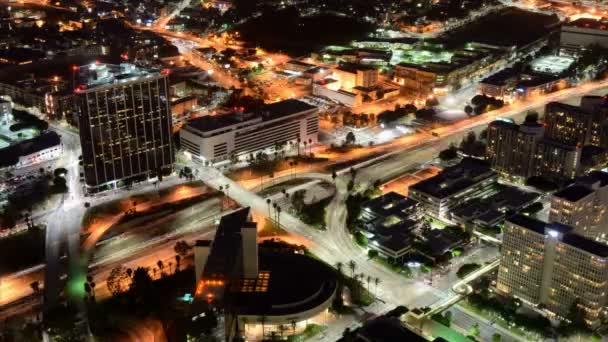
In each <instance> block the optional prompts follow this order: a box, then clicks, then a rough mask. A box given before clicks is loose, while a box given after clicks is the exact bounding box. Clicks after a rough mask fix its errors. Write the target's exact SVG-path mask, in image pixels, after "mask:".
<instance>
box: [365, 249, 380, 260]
mask: <svg viewBox="0 0 608 342" xmlns="http://www.w3.org/2000/svg"><path fill="white" fill-rule="evenodd" d="M377 256H378V251H377V250H375V249H370V250H369V251H368V252H367V257H368V258H370V259H373V258H375V257H377Z"/></svg>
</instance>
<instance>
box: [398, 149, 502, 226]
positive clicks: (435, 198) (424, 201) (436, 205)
mask: <svg viewBox="0 0 608 342" xmlns="http://www.w3.org/2000/svg"><path fill="white" fill-rule="evenodd" d="M497 180H498V175H497V173H496V172H494V171H493V170H492V169H491V168H490V165H489V164H488V163H487V162H485V161H482V160H479V159H474V158H464V159H463V160H462V161H461V162H460V163H459V164H457V165H454V166H451V167H447V168H445V169H444V170H443V171H441V172H440V173H439V174H438V175H436V176H434V177H431V178H429V179H426V180H423V181H421V182H418V183H416V184H414V185H412V186H411V187H410V188H409V194H410V197H411V198H412V199H414V200H416V201H418V202H420V205H421V206H422V208H423V209H424V210H425V212H426V213H427V214H428V215H430V216H432V217H436V218H439V219H448V218H449V217H448V213H449V212H450V211H451V210H452V209H454V208H455V207H456V206H458V205H459V204H462V203H464V202H466V201H468V200H470V199H473V198H476V197H483V196H488V195H491V194H492V193H494V191H495V184H496V182H497Z"/></svg>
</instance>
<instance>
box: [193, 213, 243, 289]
mask: <svg viewBox="0 0 608 342" xmlns="http://www.w3.org/2000/svg"><path fill="white" fill-rule="evenodd" d="M249 212H250V210H249V207H247V208H243V209H240V210H237V211H235V212H232V213H230V214H227V215H224V216H222V218H221V219H220V224H219V226H218V227H217V231H216V233H215V238H214V240H213V244H212V247H211V253H210V254H209V257H208V259H207V263H206V264H205V270H204V272H203V274H204V277H205V278H213V277H214V275H220V276H231V275H233V274H234V273H235V272H236V271H238V270H239V269H240V268H241V267H242V265H237V260H240V258H239V256H240V254H241V252H240V251H241V227H242V226H243V225H244V224H245V223H246V222H247V221H248V219H249Z"/></svg>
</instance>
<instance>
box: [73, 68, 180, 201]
mask: <svg viewBox="0 0 608 342" xmlns="http://www.w3.org/2000/svg"><path fill="white" fill-rule="evenodd" d="M75 73H76V79H77V80H76V82H77V84H78V85H77V87H76V90H75V98H76V102H77V105H78V108H79V127H80V144H81V146H82V159H83V167H84V179H85V186H86V189H87V191H89V192H98V191H103V190H107V189H112V188H116V187H120V186H123V185H125V184H127V183H129V182H132V181H138V180H144V179H148V178H153V177H159V178H160V177H162V175H163V174H167V173H169V172H171V170H172V168H173V162H174V161H175V157H174V155H173V147H172V137H171V111H170V103H169V98H168V97H169V94H168V89H167V76H166V75H165V74H163V73H161V72H153V71H148V70H144V69H141V68H139V67H136V66H135V65H132V64H120V65H112V64H97V63H93V64H89V65H85V66H82V67H80V68H78V70H77V71H75Z"/></svg>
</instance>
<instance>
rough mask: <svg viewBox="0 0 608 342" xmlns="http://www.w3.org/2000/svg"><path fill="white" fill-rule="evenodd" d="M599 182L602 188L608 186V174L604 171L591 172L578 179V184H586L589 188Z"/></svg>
mask: <svg viewBox="0 0 608 342" xmlns="http://www.w3.org/2000/svg"><path fill="white" fill-rule="evenodd" d="M597 182H599V184H600V186H606V185H607V184H608V173H606V172H603V171H591V172H589V173H588V174H586V175H584V176H580V177H578V178H577V179H576V183H578V184H585V185H587V186H589V187H590V186H592V185H593V184H594V183H597Z"/></svg>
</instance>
